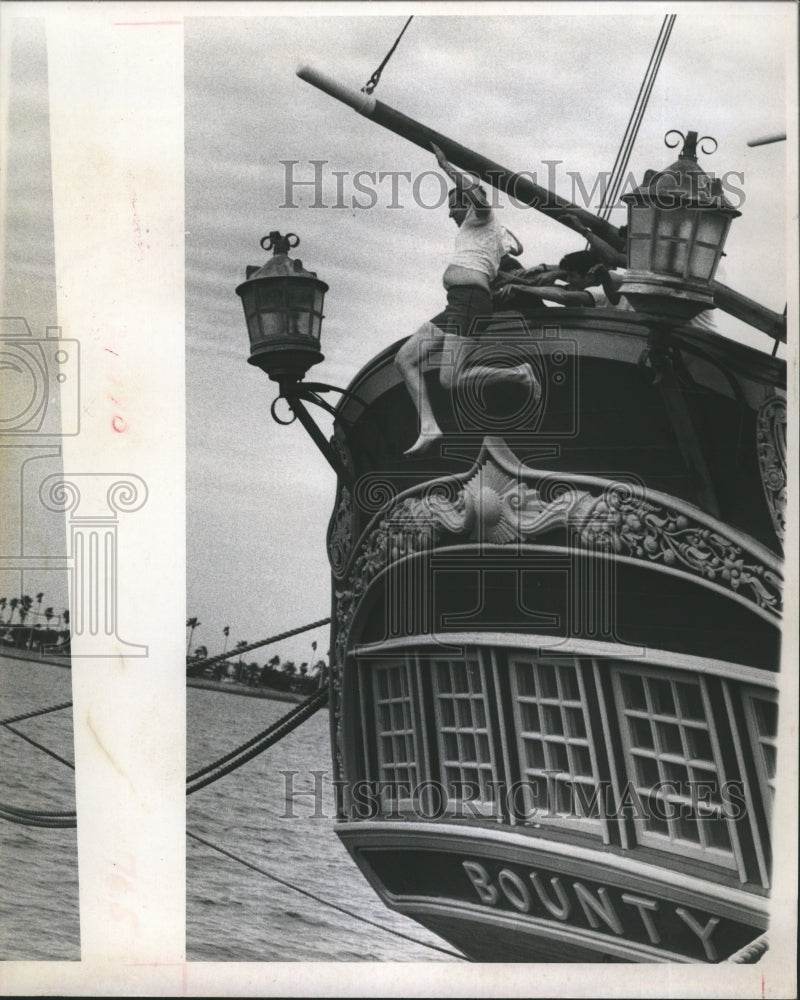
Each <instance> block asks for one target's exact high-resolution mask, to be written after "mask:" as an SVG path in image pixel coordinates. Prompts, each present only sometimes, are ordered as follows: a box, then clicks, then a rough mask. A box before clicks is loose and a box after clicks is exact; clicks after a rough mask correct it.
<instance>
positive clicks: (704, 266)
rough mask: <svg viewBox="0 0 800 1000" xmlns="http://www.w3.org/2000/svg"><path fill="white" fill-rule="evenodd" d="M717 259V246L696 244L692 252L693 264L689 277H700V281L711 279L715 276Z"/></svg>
mask: <svg viewBox="0 0 800 1000" xmlns="http://www.w3.org/2000/svg"><path fill="white" fill-rule="evenodd" d="M716 261H717V250H716V247H706V246H697V245H696V246H695V248H694V252H693V253H692V264H691V268H690V271H689V277H690V278H699V279H700V281H710V280H711V279H712V278H713V277H714V271H715V270H716V267H715V265H716Z"/></svg>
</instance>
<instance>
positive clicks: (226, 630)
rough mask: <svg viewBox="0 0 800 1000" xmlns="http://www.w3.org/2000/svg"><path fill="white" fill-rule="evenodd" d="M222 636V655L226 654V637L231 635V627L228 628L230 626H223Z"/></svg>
mask: <svg viewBox="0 0 800 1000" xmlns="http://www.w3.org/2000/svg"><path fill="white" fill-rule="evenodd" d="M222 634H223V635H224V636H225V645H224V646H223V647H222V652H223V653H227V652H228V636H229V635H230V634H231V627H230V625H226V626H225V628H224V629H223V630H222Z"/></svg>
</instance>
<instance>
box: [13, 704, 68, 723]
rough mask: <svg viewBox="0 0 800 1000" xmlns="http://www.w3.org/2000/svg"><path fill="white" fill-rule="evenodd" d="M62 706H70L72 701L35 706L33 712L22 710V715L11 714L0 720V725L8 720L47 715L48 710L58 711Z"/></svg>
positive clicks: (19, 720) (18, 720)
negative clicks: (45, 706) (48, 706)
mask: <svg viewBox="0 0 800 1000" xmlns="http://www.w3.org/2000/svg"><path fill="white" fill-rule="evenodd" d="M62 708H72V702H71V701H62V703H61V704H60V705H51V706H50V708H37V709H36V711H35V712H24V713H23V714H22V715H12V716H11V718H9V719H3V720H2V721H0V726H7V725H8V724H9V723H10V722H22V720H23V719H33V718H34V717H35V716H37V715H47V713H48V712H58V711H60V710H61V709H62Z"/></svg>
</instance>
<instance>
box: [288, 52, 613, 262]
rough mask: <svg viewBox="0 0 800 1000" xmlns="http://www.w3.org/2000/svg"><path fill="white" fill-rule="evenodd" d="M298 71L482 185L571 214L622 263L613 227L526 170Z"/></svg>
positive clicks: (305, 69)
mask: <svg viewBox="0 0 800 1000" xmlns="http://www.w3.org/2000/svg"><path fill="white" fill-rule="evenodd" d="M297 75H298V76H299V77H300V79H301V80H305V81H306V83H310V84H312V86H314V87H317V88H318V89H319V90H322V91H324V93H326V94H328V95H330V96H331V97H335V98H336V99H337V100H338V101H342V103H344V104H347V105H348V107H351V108H353V110H354V111H357V112H358V113H359V114H360V115H363V116H364V117H365V118H369V119H370V120H371V121H374V122H375V123H376V124H378V125H382V126H383V127H384V128H386V129H389V131H390V132H394V133H395V134H396V135H399V136H401V137H402V138H404V139H408V140H409V142H413V143H415V144H416V145H417V146H420V147H421V148H422V149H424V150H425V151H426V152H428V153H430V152H431V143H435V144H436V145H437V146H438V147H439V148H440V149H441V150H442V152H443V153H444V155H445V156H446V157H447V159H448V160H449V161H450V162H451V163H453V164H455V166H457V167H460V168H461V169H462V170H468V171H469V172H470V173H473V174H476V175H477V176H478V177H480V179H481V180H482V181H484V182H485V183H486V184H491V185H492V187H496V188H498V190H500V191H504V192H505V193H506V194H509V195H511V196H512V197H514V198H516V199H517V201H521V202H522V203H523V204H525V205H529V206H530V207H531V208H535V209H537V211H539V212H542V213H544V214H545V215H550V216H553V217H554V218H555V219H557V220H558V221H559V222H561V223H562V225H566V226H568V227H569V228H572V227H571V226H570V225H569V223H568V222H565V221H564V219H563V218H562V217H563V216H564V215H574V216H575V218H576V219H577V220H578V221H579V222H580V223H581V225H582V226H586V227H589V228H591V229H592V231H593V232H595V233H597V235H598V236H599V237H600V238H601V239H603V240H605V241H606V242H607V243H609V244H611V246H612V247H613V248H614V249H615V250H617V251H618V252H619V254H620V263H621V264H624V263H625V255H624V253H623V252H622V251H624V249H625V240H624V238H623V237H621V236H620V235H619V230H618V229H617V228H616V226H613V225H612V224H611V223H610V222H606V220H605V219H600V218H599V217H598V216H596V215H593V214H592V213H591V212H587V211H586V210H585V209H583V208H579V207H578V206H577V205H574V204H573V203H572V202H571V201H569V200H568V199H566V198H562V197H561V196H560V195H557V194H554V193H553V192H552V191H548V189H547V188H544V187H540V186H539V185H538V184H536V183H535V182H534V181H533V180H532V179H531V176H530V174H529V173H522V174H520V173H516V172H515V171H513V170H509V169H508V168H507V167H503V166H501V165H500V164H499V163H495V162H494V161H493V160H490V159H488V158H487V157H485V156H481V155H480V153H476V152H474V151H473V150H471V149H468V148H467V147H466V146H462V145H461V144H460V143H458V142H454V141H453V140H452V139H450V138H449V137H448V136H446V135H442V134H441V132H436V131H434V130H433V129H431V128H428V126H427V125H422V124H421V123H420V122H418V121H415V120H414V119H413V118H409V117H408V116H407V115H404V114H402V113H401V112H400V111H395V110H394V108H390V107H389V105H388V104H384V103H383V102H382V101H379V100H377V99H376V98H375V97H373V96H372V95H371V94H364V93H362V92H361V91H357V90H351V89H350V88H349V87H346V86H343V85H342V84H340V83H338V82H337V81H336V80H333V79H331V77H329V76H327V75H326V74H324V73H320V72H319V71H318V70H315V69H313V68H312V67H310V66H301V67H300V68H299V69H298V71H297Z"/></svg>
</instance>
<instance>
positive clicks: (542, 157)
mask: <svg viewBox="0 0 800 1000" xmlns="http://www.w3.org/2000/svg"><path fill="white" fill-rule="evenodd" d="M569 6H570V8H571V9H570V11H569V14H567V15H566V16H565V15H564V14H561V15H559V16H553V15H552V14H551V13H549V12H550V11H552V10H553V9H554V8H553V6H552V5H547V7H546V8H545V7H537V8H535V11H536V13H533V14H530V15H526V16H468V17H466V16H445V17H442V16H424V15H423V16H420V15H418V16H415V17H414V20H413V21H412V22H411V24H410V25H409V28H408V30H407V31H406V33H405V35H404V36H403V39H402V41H401V42H400V45H399V46H398V48H397V50H396V52H395V54H394V56H393V57H392V59H391V60H390V62H389V63H388V65H387V67H386V69H385V70H384V72H383V76H382V79H381V82H380V84H379V85H378V88H377V90H376V91H375V96H376V97H377V98H378V99H379V100H381V101H383V102H384V103H386V104H389V105H390V106H391V107H393V108H395V109H397V110H399V111H402V112H404V113H405V114H407V115H409V116H411V117H412V118H415V119H417V120H419V121H421V122H423V123H424V124H426V125H429V126H430V127H432V128H434V129H437V130H438V131H441V132H443V133H444V134H446V135H448V136H450V137H451V138H453V139H455V140H457V141H459V142H461V143H462V144H464V145H466V146H468V147H470V148H472V149H474V150H476V151H478V152H480V153H483V154H484V155H486V156H488V157H490V158H492V159H494V160H496V161H498V162H500V163H502V164H503V165H505V166H508V167H510V168H512V169H516V170H533V171H536V173H537V177H538V178H539V179H540V183H547V178H548V176H554V177H555V179H556V189H557V190H558V192H559V193H560V194H562V195H564V196H565V197H573V194H572V192H573V187H572V185H573V181H571V178H570V173H569V172H578V173H579V174H580V176H581V177H582V178H583V179H584V187H585V188H586V189H587V190H589V191H591V190H592V186H593V184H594V181H595V179H596V175H597V173H598V172H599V171H603V170H605V171H608V170H610V168H611V166H612V164H613V162H614V159H615V156H616V152H617V148H618V146H619V143H620V141H621V138H622V136H623V134H624V131H625V127H626V124H627V121H628V118H629V116H630V113H631V110H632V108H633V105H634V101H635V98H636V94H637V92H638V89H639V85H640V83H641V80H642V77H643V75H644V72H645V69H646V66H647V63H648V60H649V57H650V53H651V51H652V48H653V45H654V43H655V40H656V37H657V35H658V31H659V27H660V25H661V22H662V20H663V17H664V15H665V14H666V13H668V12H672V10H673V8H669V9H667V8H665V7H660V6H656V7H652V6H651V7H648V8H647V9H645V10H644V11H643V12H641V13H630V14H629V13H627V12H625V13H621V14H618V15H616V16H610V15H608V14H600V15H597V14H593V13H589V11H588V9H587V8H586V7H583V6H582V5H569ZM528 9H531V10H533V9H534V8H528ZM595 9H596V8H595ZM637 9H639V10H640V9H641V8H637ZM676 9H677V13H678V16H677V20H676V23H675V27H674V30H673V33H672V36H671V39H670V42H669V45H668V47H667V50H666V54H665V56H664V59H663V63H662V65H661V69H660V72H659V75H658V78H657V80H656V83H655V86H654V88H653V92H652V95H651V98H650V101H649V105H648V108H647V112H646V114H645V116H644V119H643V121H642V124H641V128H640V132H639V137H638V141H637V144H636V146H635V148H634V150H633V154H632V156H631V159H630V163H629V170H630V171H632V172H633V174H634V175H635V177H636V179H637V180H640V179H641V177H642V175H643V173H644V171H645V169H647V168H649V167H652V168H656V169H660V168H663V167H665V166H667V165H668V164H669V163H670V162H672V160H673V159H674V158H675V151H673V150H669V149H667V148H666V146H665V145H664V142H663V139H664V135H665V133H666V132H667V131H668V130H669V129H673V128H674V129H679V130H681V131H683V132H686V131H688V130H695V131H697V132H698V133H699V135H701V136H704V135H709V136H713V137H714V138H716V140H717V142H718V144H719V146H718V149H717V151H716V152H715V153H714V154H713V155H711V156H703V155H702V154H700V156H699V159H700V163H701V165H702V166H704V167H705V169H707V170H708V171H709V172H714V173H715V174H717V175H723V174H725V173H726V172H728V171H736V172H738V174H740V175H741V176H738V175H735V176H733V178H732V179H731V184H735V185H736V186H737V187H740V188H741V190H742V191H743V192H744V197H743V204H741V205H740V206H739V207H740V208H741V211H742V216H741V218H739V219H737V220H735V221H734V223H733V227H732V230H731V233H730V236H729V239H728V244H727V255H728V256H727V259H726V260H725V261H724V276H723V275H720V277H721V278H722V280H724V281H725V282H726V283H727V284H729V285H731V286H732V287H733V288H735V289H737V290H738V291H740V292H742V293H744V294H746V295H749V296H751V297H752V298H755V299H756V300H758V301H759V302H762V303H763V304H765V305H767V306H769V307H771V308H772V309H774V310H777V311H782V310H783V307H784V304H785V300H786V279H785V268H786V265H785V232H786V219H785V198H784V191H785V184H786V169H785V158H786V150H787V143H775V144H773V145H766V146H761V147H755V148H749V147H748V146H747V141H748V140H751V139H754V138H756V137H758V136H762V135H765V134H767V133H772V132H780V131H784V130H785V129H786V103H787V78H786V71H785V65H784V53H785V50H786V43H787V39H788V40H789V42H791V37H792V36H791V29H789V28H788V27H787V22H786V20H785V17H786V14H787V10H788V8H787V6H786V5H783V4H775V5H771V4H761V5H759V6H758V8H757V9H756V10H754V8H753V7H750V6H747V5H743V4H742V5H740V4H736V5H718V4H701V5H688V4H686V5H683V4H682V5H678V7H677V8H676ZM391 10H392V11H393V13H391V14H389V15H386V16H359V17H350V16H340V17H330V16H314V17H303V18H292V17H243V18H226V17H219V18H188V19H187V20H186V22H185V27H184V31H185V151H186V160H185V168H186V186H185V198H186V231H187V233H186V385H187V397H186V421H187V614H188V615H192V616H195V617H197V618H199V620H200V622H201V623H202V624H201V626H200V627H199V628H198V629H197V630H196V632H195V634H194V641H193V646H194V647H196V646H197V645H200V644H203V645H206V646H207V647H208V649H209V651H210V652H211V653H214V652H219V651H221V649H222V645H223V642H224V639H223V636H222V628H223V627H224V626H226V625H228V626H230V640H229V642H230V645H233V644H234V643H235V642H237V641H239V640H246V641H248V642H254V641H256V640H258V639H260V638H265V637H267V636H270V635H274V634H276V633H279V632H282V631H284V630H288V629H291V628H295V627H297V626H300V625H303V624H305V623H307V622H311V621H314V620H317V619H320V618H323V617H325V616H327V615H328V614H329V613H330V577H329V570H328V563H327V556H326V549H325V533H326V528H327V523H328V519H329V517H330V513H331V510H332V506H333V500H334V493H335V477H334V474H333V472H332V471H331V470H330V468H329V467H328V465H327V463H326V462H325V460H324V458H323V457H322V455H321V454H320V453H319V452H318V451H317V450H316V449H315V447H314V446H313V444H312V443H311V441H310V439H308V437H307V436H306V434H305V432H304V431H303V430H302V428H301V427H300V426H299V424H295V425H293V426H291V427H280V426H278V425H277V424H274V423H273V421H272V419H271V417H270V414H269V407H270V404H271V402H272V400H273V398H274V396H275V395H276V391H275V385H274V383H272V382H270V381H269V380H268V379H267V377H266V376H265V375H264V374H263V373H262V372H260V371H259V370H258V369H255V368H253V367H251V366H249V365H248V364H247V355H248V343H247V333H246V328H245V324H244V318H243V314H242V311H241V304H240V300H239V298H238V297H237V296H236V294H235V288H236V286H237V284H239V283H240V282H241V281H242V280H244V270H245V266H246V265H248V264H261V263H263V262H264V260H265V259H266V256H265V254H264V252H263V251H262V250H261V249H260V247H259V240H260V239H261V237H262V236H263V235H265V234H266V233H268V232H269V231H271V230H273V229H279V230H280V231H281V232H284V233H286V232H289V231H291V232H295V233H297V234H298V235H299V236H300V239H301V243H300V246H299V247H298V249H297V250H296V251H294V252H293V255H294V256H296V257H299V258H300V259H301V260H302V261H303V264H304V265H305V266H306V267H307V268H309V269H311V270H314V271H316V272H317V274H318V276H319V277H321V278H322V279H323V280H325V281H326V282H327V283H328V285H329V286H330V290H329V292H328V294H327V298H326V303H325V320H324V323H323V331H322V349H323V352H324V354H325V361H324V362H323V363H321V364H320V365H319V366H318V367H317V368H315V369H314V370H313V378H314V379H315V380H320V381H325V382H329V383H333V384H334V385H339V386H346V385H347V384H348V383H349V382H350V381H351V380H352V379H353V377H354V376H355V375H356V373H357V372H358V371H359V369H360V368H361V367H362V366H363V365H364V364H366V363H367V362H368V361H369V359H370V358H371V357H372V356H374V355H375V354H376V353H378V352H379V351H380V350H382V349H384V348H385V347H387V346H388V345H389V344H391V343H393V342H395V341H396V340H398V339H400V338H402V337H404V336H407V335H408V334H409V333H411V332H412V331H413V330H414V329H416V327H417V326H419V324H420V323H421V322H423V321H424V320H425V319H427V318H429V317H430V316H432V315H434V314H435V313H437V312H439V311H440V310H441V308H442V307H443V304H444V299H443V291H442V287H441V273H442V271H443V268H444V265H445V263H446V259H447V255H448V253H449V251H450V250H451V248H452V243H453V235H454V229H453V224H452V222H450V221H449V220H448V218H447V212H446V211H445V210H444V209H443V208H438V209H437V208H434V207H427V208H426V207H424V205H428V206H432V205H434V204H435V202H436V199H437V195H438V191H439V186H438V184H437V182H436V180H435V178H432V177H428V178H427V179H426V180H424V181H420V182H419V183H420V185H421V186H419V188H418V191H419V194H420V198H419V199H418V200H417V201H415V199H414V198H413V197H412V196H411V194H410V190H409V184H408V183H407V182H405V181H404V180H402V179H400V180H398V185H399V187H398V195H397V197H396V199H395V200H394V204H395V207H390V206H391V205H392V202H393V198H392V192H391V189H390V184H391V182H386V181H384V182H383V183H379V182H378V181H377V179H376V181H375V183H374V184H373V183H371V182H370V181H369V180H368V179H366V178H363V177H362V186H366V187H368V188H372V189H373V190H375V192H376V193H377V198H376V199H375V200H376V204H374V205H372V206H371V207H367V208H363V207H358V205H356V204H354V203H353V202H354V200H355V201H358V202H361V204H362V205H363V204H369V202H370V200H372V199H370V198H369V197H368V196H366V195H363V194H359V192H358V190H357V188H356V187H355V180H354V175H355V174H356V173H357V172H358V171H409V172H411V175H412V178H414V179H415V178H417V177H418V176H419V175H420V174H422V172H423V171H426V170H434V169H435V168H436V164H435V161H434V157H433V155H430V156H427V155H426V154H425V152H424V151H423V150H421V149H419V148H418V147H416V146H414V145H412V144H410V143H408V142H406V141H405V140H402V139H400V138H398V137H396V136H394V135H392V134H391V133H389V132H387V131H386V130H384V129H381V128H380V127H379V126H377V125H375V124H374V123H372V122H370V121H368V120H367V119H365V118H362V117H360V116H359V115H357V114H356V113H355V112H353V111H351V110H350V109H349V108H347V107H345V106H344V105H342V104H340V103H339V102H337V101H335V100H334V99H332V98H330V97H328V96H327V95H325V94H323V93H321V92H320V91H318V90H316V89H314V88H312V87H311V86H309V85H308V84H307V83H304V82H303V81H301V80H300V79H298V78H297V76H296V75H295V71H296V69H297V67H298V65H300V64H302V63H308V64H310V65H312V66H314V67H315V68H317V69H320V70H322V71H324V72H326V73H328V74H329V75H331V76H333V77H335V78H336V79H337V80H339V81H341V82H342V83H345V84H347V85H349V86H350V87H353V88H355V89H359V88H360V87H361V86H362V85H363V84H364V83H365V82H366V81H367V80H368V79H369V78H370V76H371V74H372V72H373V70H374V69H375V68H376V67H377V66H378V65H379V63H380V62H381V60H382V58H383V56H384V54H385V53H386V51H387V50H388V49H389V47H390V46H391V44H392V42H393V41H394V39H395V37H396V36H397V34H398V32H399V31H400V29H401V28H402V26H403V24H404V22H405V16H403V14H402V13H399V14H398V13H394V11H396V8H391ZM561 10H563V8H561ZM545 11H547V12H545ZM326 13H327V11H326ZM379 13H380V12H376V11H375V9H374V8H370V14H371V15H375V14H379ZM314 160H316V161H324V162H323V164H322V166H321V167H320V168H318V169H319V170H320V171H321V177H322V198H321V201H322V203H323V205H324V206H325V207H323V206H321V205H320V204H319V201H320V199H319V198H317V197H316V195H315V191H314V189H313V187H311V186H310V185H306V186H294V187H293V188H291V189H290V190H289V191H288V194H287V176H288V177H290V179H294V180H310V179H313V178H314V176H315V174H314V170H315V168H314V166H313V165H312V163H311V161H314ZM282 161H296V163H295V164H294V165H293V166H291V167H287V165H286V163H284V162H282ZM545 161H551V162H552V161H560V162H557V163H556V165H555V167H550V170H551V171H553V170H554V171H555V172H554V174H550V175H548V173H547V171H548V166H547V164H546V162H545ZM290 169H291V170H292V171H293V173H292V174H291V175H289V174H288V171H289V170H290ZM335 172H338V173H339V174H340V176H339V177H338V178H337V176H336V173H335ZM337 184H338V185H339V187H338V188H337ZM426 185H427V186H426ZM578 191H579V189H578ZM315 198H316V200H317V204H316V205H315V204H314V202H315ZM595 199H596V196H595ZM420 202H424V205H423V204H420ZM337 203H338V205H339V207H335V206H336V205H337ZM290 205H292V206H294V207H288V206H290ZM499 205H500V208H499V212H500V218H501V221H502V222H503V223H504V224H505V225H507V226H509V227H510V228H511V229H512V230H513V231H514V232H515V233H516V234H517V235H518V236H519V238H520V239H521V240H522V242H523V244H524V245H525V254H524V255H523V258H522V259H523V261H524V262H525V263H526V264H528V265H531V266H532V265H534V264H537V263H539V262H542V261H547V262H555V261H557V260H558V259H559V257H560V256H561V255H562V254H564V253H566V252H568V251H570V250H577V249H581V248H582V243H581V241H580V240H579V239H578V238H577V237H576V236H575V235H574V234H572V233H570V232H569V231H568V230H566V229H564V228H563V227H562V226H560V225H559V224H557V223H555V222H553V221H551V220H549V219H546V218H544V217H543V216H541V215H539V214H538V213H536V212H535V211H532V210H529V209H524V208H521V207H518V206H514V205H513V204H509V200H508V199H507V198H506V197H505V196H504V195H500V196H499ZM590 207H593V208H594V209H595V210H596V208H597V206H596V204H594V205H592V206H590ZM612 218H613V221H615V222H616V223H617V224H618V225H619V224H622V223H623V222H624V210H623V211H619V210H617V211H615V213H614V216H613V217H612ZM717 317H718V318H717V323H718V328H719V329H720V331H721V332H723V333H725V334H727V335H730V336H732V337H734V338H736V339H744V340H745V341H747V342H749V343H752V344H753V345H754V346H757V347H759V348H760V349H763V350H770V349H771V346H772V344H771V341H769V340H768V339H767V338H765V337H764V336H763V335H761V334H758V333H757V332H753V331H749V330H748V329H747V328H745V327H743V325H742V324H739V323H738V322H737V321H735V320H733V319H731V318H730V317H728V316H727V315H725V314H721V313H718V314H717ZM315 415H316V417H317V419H318V422H319V424H320V426H322V427H323V429H324V430H325V431H326V433H329V432H330V426H331V424H330V420H329V419H328V418H327V416H326V415H325V414H324V413H323V412H322V411H318V412H316V413H315ZM314 640H316V641H317V642H318V647H319V648H318V655H319V653H323V652H324V651H325V650H326V649H327V646H328V635H327V630H325V629H321V630H318V631H315V632H312V633H308V634H307V635H306V636H304V637H300V638H297V639H293V640H287V641H285V642H283V643H281V644H280V645H277V646H275V647H272V648H270V649H268V650H264V651H263V657H259V654H256V653H254V654H253V656H254V657H259V661H261V659H262V658H263V659H264V660H265V659H267V658H268V657H269V656H271V655H273V653H274V652H277V653H279V654H280V655H281V656H282V657H284V658H289V657H291V658H293V659H296V660H297V661H302V660H306V659H309V658H310V657H311V655H312V651H311V648H310V643H311V642H312V641H314ZM230 645H229V647H228V648H230Z"/></svg>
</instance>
